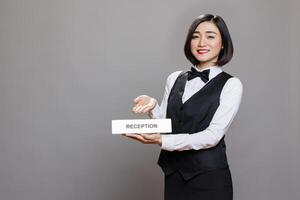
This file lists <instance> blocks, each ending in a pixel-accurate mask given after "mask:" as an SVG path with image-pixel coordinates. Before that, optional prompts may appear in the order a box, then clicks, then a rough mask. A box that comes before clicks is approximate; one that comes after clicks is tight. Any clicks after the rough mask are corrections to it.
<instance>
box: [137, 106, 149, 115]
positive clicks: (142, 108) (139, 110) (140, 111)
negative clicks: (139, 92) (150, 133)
mask: <svg viewBox="0 0 300 200" xmlns="http://www.w3.org/2000/svg"><path fill="white" fill-rule="evenodd" d="M144 109H147V106H141V107H139V108H138V109H137V112H138V113H142V112H143V110H144Z"/></svg>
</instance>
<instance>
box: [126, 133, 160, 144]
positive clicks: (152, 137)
mask: <svg viewBox="0 0 300 200" xmlns="http://www.w3.org/2000/svg"><path fill="white" fill-rule="evenodd" d="M124 136H126V137H128V138H131V139H134V140H137V141H139V142H141V143H143V144H158V145H160V146H161V135H160V134H159V133H154V134H142V133H140V134H124Z"/></svg>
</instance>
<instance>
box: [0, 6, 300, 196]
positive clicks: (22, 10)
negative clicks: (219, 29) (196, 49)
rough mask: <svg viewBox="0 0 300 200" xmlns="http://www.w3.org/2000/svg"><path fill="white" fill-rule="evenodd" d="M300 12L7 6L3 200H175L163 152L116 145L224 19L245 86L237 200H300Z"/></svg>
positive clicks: (232, 67) (231, 134) (2, 39)
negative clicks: (198, 38)
mask: <svg viewBox="0 0 300 200" xmlns="http://www.w3.org/2000/svg"><path fill="white" fill-rule="evenodd" d="M299 8H300V3H299V1H296V0H294V1H292V0H290V1H287V0H286V1H279V0H263V1H262V0H252V1H240V0H227V1H223V0H186V1H179V0H177V1H174V0H166V1H158V0H157V1H150V0H147V1H145V0H143V1H141V0H131V1H122V0H119V1H115V0H110V1H108V0H107V1H97V0H51V1H50V0H27V1H23V0H1V1H0V199H1V200H99V199H101V200H102V199H105V200H106V199H108V200H118V199H122V200H135V199H143V200H150V199H151V200H153V199H163V176H162V172H161V171H160V169H159V168H158V166H157V165H156V161H157V156H158V153H159V148H158V146H156V145H142V144H140V143H137V142H135V141H131V140H129V139H127V138H124V137H122V136H113V135H111V125H110V124H111V120H112V119H122V118H137V117H145V116H135V115H133V114H132V113H131V112H130V109H131V107H132V99H133V98H134V97H136V96H137V95H140V94H148V95H151V96H154V97H156V98H157V99H158V100H161V97H162V94H163V90H164V85H165V80H166V77H167V76H168V74H170V73H171V72H173V71H175V70H180V69H188V68H190V66H191V64H190V63H189V62H188V61H187V60H186V59H185V57H184V54H183V44H184V39H185V35H186V32H187V28H188V26H189V25H190V23H191V22H192V20H193V19H194V18H195V17H197V16H198V15H200V14H203V13H213V14H218V15H220V16H222V17H223V18H224V19H225V21H226V22H227V25H228V27H229V29H230V32H231V35H232V38H233V42H234V46H235V55H234V58H233V60H232V61H231V62H230V63H229V64H228V65H227V66H225V68H224V70H225V71H227V72H229V73H231V74H233V75H236V76H237V77H239V78H240V79H241V80H242V82H243V85H244V94H243V101H242V104H241V107H240V110H239V112H238V115H237V117H236V119H235V121H234V123H233V124H232V126H231V128H230V130H229V131H228V133H227V144H228V145H227V146H228V159H229V162H230V166H231V170H232V176H233V181H234V199H235V200H253V199H257V200H260V199H261V200H283V199H288V200H298V199H300V194H299V189H300V188H299V185H300V173H299V168H300V157H299V154H300V148H299V142H300V134H299V130H300V127H299V119H300V110H299V102H300V94H299V86H300V83H299V82H300V81H299V78H298V77H299V74H300V73H299V72H300V70H299V44H300V42H299V35H300V28H299V22H297V19H299V18H300V14H299V12H298V10H299Z"/></svg>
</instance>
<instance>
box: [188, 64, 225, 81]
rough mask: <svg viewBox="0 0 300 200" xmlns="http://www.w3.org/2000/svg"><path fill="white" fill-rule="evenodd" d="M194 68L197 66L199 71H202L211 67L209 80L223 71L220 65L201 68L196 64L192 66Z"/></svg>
mask: <svg viewBox="0 0 300 200" xmlns="http://www.w3.org/2000/svg"><path fill="white" fill-rule="evenodd" d="M192 67H193V68H195V69H196V70H197V71H198V72H202V71H204V70H207V69H209V80H210V79H212V78H214V77H215V76H217V75H218V74H219V73H221V72H223V69H222V68H221V67H219V66H216V65H215V66H209V67H206V68H204V69H201V70H199V69H198V68H197V67H196V66H192Z"/></svg>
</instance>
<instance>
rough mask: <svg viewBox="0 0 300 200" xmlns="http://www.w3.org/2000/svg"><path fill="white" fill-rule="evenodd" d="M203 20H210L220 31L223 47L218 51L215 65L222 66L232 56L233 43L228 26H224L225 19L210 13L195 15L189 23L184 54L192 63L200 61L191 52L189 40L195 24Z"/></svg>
mask: <svg viewBox="0 0 300 200" xmlns="http://www.w3.org/2000/svg"><path fill="white" fill-rule="evenodd" d="M205 21H210V22H212V23H214V24H215V25H216V26H217V28H218V29H219V31H220V33H221V38H222V45H223V48H222V49H221V51H220V54H219V57H218V61H217V63H216V65H217V66H223V65H225V64H226V63H228V62H229V61H230V60H231V58H232V56H233V44H232V41H231V37H230V34H229V31H228V28H227V26H226V23H225V21H224V20H223V19H222V17H220V16H217V15H212V14H204V15H200V16H199V17H197V18H196V19H195V20H194V21H193V22H192V24H191V26H190V27H189V30H188V34H187V36H186V40H185V44H184V54H185V56H186V57H187V59H188V60H189V61H190V62H191V63H193V65H197V64H199V63H200V62H199V61H198V60H197V59H196V58H195V57H194V55H193V54H192V52H191V40H192V37H193V33H194V31H195V29H196V28H197V26H198V25H199V24H200V23H202V22H205Z"/></svg>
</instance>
